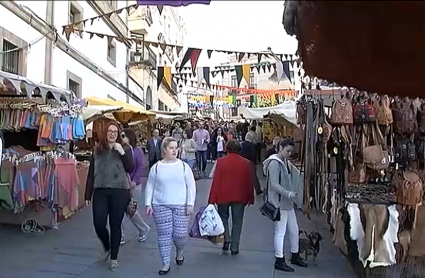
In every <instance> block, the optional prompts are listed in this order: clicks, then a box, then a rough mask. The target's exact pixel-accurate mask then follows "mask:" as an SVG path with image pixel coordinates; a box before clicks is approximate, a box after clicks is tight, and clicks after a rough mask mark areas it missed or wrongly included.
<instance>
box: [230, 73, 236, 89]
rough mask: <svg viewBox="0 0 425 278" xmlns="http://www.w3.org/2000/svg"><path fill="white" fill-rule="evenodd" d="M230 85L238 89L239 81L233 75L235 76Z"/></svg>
mask: <svg viewBox="0 0 425 278" xmlns="http://www.w3.org/2000/svg"><path fill="white" fill-rule="evenodd" d="M230 85H231V86H232V87H238V79H237V77H236V75H233V76H232V80H231V83H230Z"/></svg>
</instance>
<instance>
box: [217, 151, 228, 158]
mask: <svg viewBox="0 0 425 278" xmlns="http://www.w3.org/2000/svg"><path fill="white" fill-rule="evenodd" d="M225 155H226V154H225V153H224V152H217V159H219V158H220V157H223V156H225Z"/></svg>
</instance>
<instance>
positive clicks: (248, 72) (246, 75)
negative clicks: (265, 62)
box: [242, 64, 251, 85]
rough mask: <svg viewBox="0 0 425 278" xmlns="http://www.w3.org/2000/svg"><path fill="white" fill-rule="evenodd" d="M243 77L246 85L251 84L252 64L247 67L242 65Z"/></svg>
mask: <svg viewBox="0 0 425 278" xmlns="http://www.w3.org/2000/svg"><path fill="white" fill-rule="evenodd" d="M242 75H243V77H244V78H245V80H246V83H248V85H249V84H250V83H249V82H250V78H251V65H250V64H246V65H242Z"/></svg>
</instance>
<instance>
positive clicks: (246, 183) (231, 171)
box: [208, 153, 255, 204]
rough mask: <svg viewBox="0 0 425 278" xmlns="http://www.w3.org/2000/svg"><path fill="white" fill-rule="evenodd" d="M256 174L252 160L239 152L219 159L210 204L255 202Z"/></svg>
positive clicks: (209, 199)
mask: <svg viewBox="0 0 425 278" xmlns="http://www.w3.org/2000/svg"><path fill="white" fill-rule="evenodd" d="M254 175H255V173H253V171H252V165H251V162H250V161H249V160H247V159H245V158H243V157H242V156H240V155H239V154H234V153H229V154H228V155H227V156H225V157H222V158H220V159H218V160H217V165H216V168H215V171H214V176H213V181H212V185H211V189H210V196H209V198H208V204H228V203H242V204H253V203H254Z"/></svg>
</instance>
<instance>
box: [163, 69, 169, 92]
mask: <svg viewBox="0 0 425 278" xmlns="http://www.w3.org/2000/svg"><path fill="white" fill-rule="evenodd" d="M164 79H165V82H167V85H168V86H169V87H170V88H171V67H164Z"/></svg>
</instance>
